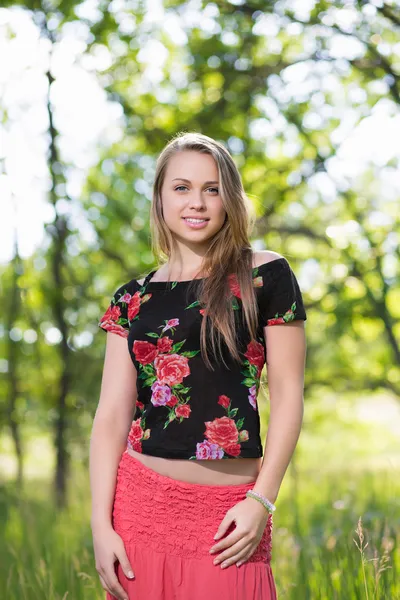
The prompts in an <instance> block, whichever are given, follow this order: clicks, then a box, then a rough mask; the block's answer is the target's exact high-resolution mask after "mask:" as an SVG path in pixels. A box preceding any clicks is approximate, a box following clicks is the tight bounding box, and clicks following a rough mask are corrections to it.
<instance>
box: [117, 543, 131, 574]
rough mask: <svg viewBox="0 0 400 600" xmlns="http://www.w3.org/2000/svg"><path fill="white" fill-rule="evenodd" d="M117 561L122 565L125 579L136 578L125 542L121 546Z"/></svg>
mask: <svg viewBox="0 0 400 600" xmlns="http://www.w3.org/2000/svg"><path fill="white" fill-rule="evenodd" d="M117 559H118V561H119V564H120V565H121V568H122V570H123V572H124V574H125V577H127V578H128V579H133V578H134V577H135V575H134V573H133V569H132V567H131V563H130V562H129V558H128V555H127V553H126V550H125V546H124V543H123V542H122V545H121V549H120V550H118V554H117Z"/></svg>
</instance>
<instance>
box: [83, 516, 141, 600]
mask: <svg viewBox="0 0 400 600" xmlns="http://www.w3.org/2000/svg"><path fill="white" fill-rule="evenodd" d="M92 529H93V548H94V554H95V558H96V571H97V572H98V574H99V577H100V582H101V585H102V587H103V589H104V590H106V592H109V593H110V594H111V595H113V596H115V597H116V598H117V599H118V600H129V599H128V594H127V593H126V592H125V590H124V589H123V587H122V586H121V584H120V583H119V581H118V578H117V575H116V572H115V567H114V563H115V561H116V560H118V561H119V563H120V565H121V567H122V570H123V572H124V573H125V576H126V577H128V578H129V579H132V578H133V577H134V575H133V572H132V568H131V565H130V563H129V560H128V556H127V554H126V551H125V546H124V542H123V541H122V538H121V537H120V536H119V535H118V534H117V533H116V531H114V529H113V528H112V526H111V525H106V526H104V527H103V526H102V527H98V528H92ZM129 572H131V573H132V574H131V575H130V574H129Z"/></svg>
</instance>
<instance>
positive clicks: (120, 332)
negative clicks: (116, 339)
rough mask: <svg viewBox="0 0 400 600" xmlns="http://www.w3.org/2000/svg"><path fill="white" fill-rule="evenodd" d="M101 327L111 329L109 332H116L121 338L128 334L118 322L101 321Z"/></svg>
mask: <svg viewBox="0 0 400 600" xmlns="http://www.w3.org/2000/svg"><path fill="white" fill-rule="evenodd" d="M101 325H102V327H104V328H105V329H106V331H111V333H116V334H117V335H120V336H121V337H123V338H127V337H128V335H129V331H128V330H127V329H125V328H124V327H122V325H118V323H114V321H101Z"/></svg>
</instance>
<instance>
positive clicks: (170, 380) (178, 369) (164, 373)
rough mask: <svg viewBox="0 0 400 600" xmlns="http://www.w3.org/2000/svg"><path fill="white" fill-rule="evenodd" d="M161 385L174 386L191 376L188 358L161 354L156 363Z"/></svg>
mask: <svg viewBox="0 0 400 600" xmlns="http://www.w3.org/2000/svg"><path fill="white" fill-rule="evenodd" d="M154 366H155V368H156V372H157V380H158V381H159V383H165V384H167V385H169V386H171V387H172V386H174V385H176V384H178V383H182V381H183V378H184V377H187V376H188V375H190V369H189V364H188V358H187V357H186V356H180V355H179V354H159V355H158V356H157V358H156V359H155V361H154Z"/></svg>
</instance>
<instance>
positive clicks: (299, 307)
mask: <svg viewBox="0 0 400 600" xmlns="http://www.w3.org/2000/svg"><path fill="white" fill-rule="evenodd" d="M258 275H259V277H260V276H261V280H260V283H261V296H260V303H259V308H260V318H261V322H262V326H263V327H265V326H270V325H281V324H284V323H290V321H297V320H303V321H306V319H307V315H306V311H305V308H304V304H303V297H302V294H301V291H300V287H299V284H298V281H297V279H296V276H295V274H294V273H293V271H292V269H291V267H290V265H289V263H288V261H287V260H286V258H283V257H282V258H279V259H275V260H273V261H271V262H268V263H265V264H264V265H260V266H259V267H258Z"/></svg>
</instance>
